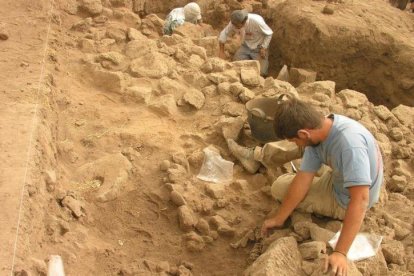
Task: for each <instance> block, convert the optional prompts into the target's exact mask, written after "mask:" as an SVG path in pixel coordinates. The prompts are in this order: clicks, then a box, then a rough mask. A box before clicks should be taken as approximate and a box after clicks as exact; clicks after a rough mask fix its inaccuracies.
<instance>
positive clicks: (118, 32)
mask: <svg viewBox="0 0 414 276" xmlns="http://www.w3.org/2000/svg"><path fill="white" fill-rule="evenodd" d="M106 37H108V38H112V39H115V41H116V42H123V41H125V40H126V30H124V29H123V28H120V27H116V26H110V27H108V28H107V29H106Z"/></svg>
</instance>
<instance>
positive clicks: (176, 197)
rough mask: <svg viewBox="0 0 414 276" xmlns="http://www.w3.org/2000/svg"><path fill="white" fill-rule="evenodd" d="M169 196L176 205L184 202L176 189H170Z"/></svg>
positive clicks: (181, 204)
mask: <svg viewBox="0 0 414 276" xmlns="http://www.w3.org/2000/svg"><path fill="white" fill-rule="evenodd" d="M170 198H171V201H172V202H173V203H174V204H175V205H177V206H178V207H180V206H183V205H185V204H186V202H185V199H184V197H183V196H182V195H181V194H180V193H179V192H177V191H171V194H170Z"/></svg>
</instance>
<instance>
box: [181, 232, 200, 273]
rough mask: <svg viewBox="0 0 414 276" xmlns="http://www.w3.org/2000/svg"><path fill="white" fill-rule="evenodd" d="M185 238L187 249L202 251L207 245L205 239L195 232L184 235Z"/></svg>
mask: <svg viewBox="0 0 414 276" xmlns="http://www.w3.org/2000/svg"><path fill="white" fill-rule="evenodd" d="M184 239H185V242H186V247H187V249H188V250H189V251H191V252H200V251H201V250H203V248H204V247H205V246H206V244H205V242H204V239H203V238H202V237H201V236H199V235H198V234H197V233H195V232H190V233H188V234H186V235H184ZM180 275H181V274H180Z"/></svg>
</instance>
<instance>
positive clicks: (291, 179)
mask: <svg viewBox="0 0 414 276" xmlns="http://www.w3.org/2000/svg"><path fill="white" fill-rule="evenodd" d="M275 108H276V112H275V121H274V128H275V133H276V135H277V136H278V137H279V138H281V139H287V140H288V141H290V142H294V143H296V145H297V146H299V147H305V152H304V155H303V159H302V163H301V167H300V170H299V172H298V173H297V174H287V175H282V176H280V177H279V178H278V179H277V180H276V181H275V182H274V183H273V185H272V195H273V196H274V197H275V198H276V199H278V200H280V201H281V202H282V204H281V206H280V208H279V209H278V212H277V213H276V215H275V216H273V217H272V218H269V219H267V220H265V222H264V223H263V226H262V234H263V235H266V234H267V231H268V230H269V229H271V228H274V227H281V226H282V225H283V224H284V222H285V220H286V219H287V218H288V217H289V215H290V214H291V213H292V212H293V210H294V209H296V208H298V209H301V210H304V211H306V212H314V213H319V214H325V215H330V216H332V217H335V218H339V219H343V227H342V230H341V235H340V237H339V240H338V243H337V245H336V247H335V250H334V251H333V253H332V254H331V255H330V256H329V258H328V259H327V263H326V267H325V270H326V271H327V270H328V267H329V266H331V269H332V272H333V273H334V275H337V276H339V275H346V273H347V258H346V254H347V252H348V250H349V248H350V246H351V244H352V242H353V240H354V238H355V236H356V234H357V233H358V231H359V229H360V227H361V224H362V222H363V219H364V216H365V212H366V210H367V209H368V208H370V207H371V206H372V205H374V204H375V203H376V202H377V201H378V199H379V194H380V188H381V185H382V180H383V163H382V156H381V153H380V150H379V147H378V144H377V142H376V140H375V138H374V137H373V135H372V134H371V133H370V132H369V131H368V130H367V129H366V128H365V127H364V126H362V125H361V124H360V123H358V122H356V121H354V120H352V119H349V118H347V117H345V116H341V115H337V114H331V115H329V116H327V117H325V116H323V115H321V114H320V113H319V112H318V111H316V110H315V109H314V108H313V107H312V106H310V105H309V104H307V103H305V102H302V101H300V100H298V99H294V98H289V99H288V100H286V101H281V102H280V104H279V105H277V106H276V107H275ZM322 164H325V165H327V166H329V167H330V168H331V169H332V170H331V171H327V172H325V173H323V174H322V176H321V177H319V178H317V177H315V175H316V172H317V171H318V170H319V169H320V167H321V166H322Z"/></svg>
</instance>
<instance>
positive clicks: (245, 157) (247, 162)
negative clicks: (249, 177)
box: [227, 139, 302, 173]
mask: <svg viewBox="0 0 414 276" xmlns="http://www.w3.org/2000/svg"><path fill="white" fill-rule="evenodd" d="M227 145H228V146H229V149H230V152H231V153H232V154H233V156H234V157H236V158H237V159H238V160H239V161H240V163H241V164H242V165H243V167H244V168H245V169H246V170H247V171H248V172H250V173H255V172H256V171H257V170H258V169H259V167H260V163H262V164H263V165H264V166H265V167H266V168H268V169H276V168H278V167H280V166H282V165H283V164H285V163H286V162H289V161H292V160H295V159H298V158H300V157H301V156H302V151H301V150H300V149H299V148H298V147H297V146H296V145H295V144H294V143H290V142H288V141H285V140H283V141H277V142H272V143H267V144H266V145H264V147H263V148H262V147H255V148H246V147H242V146H240V145H238V144H237V143H236V142H235V141H234V140H231V139H228V140H227Z"/></svg>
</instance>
